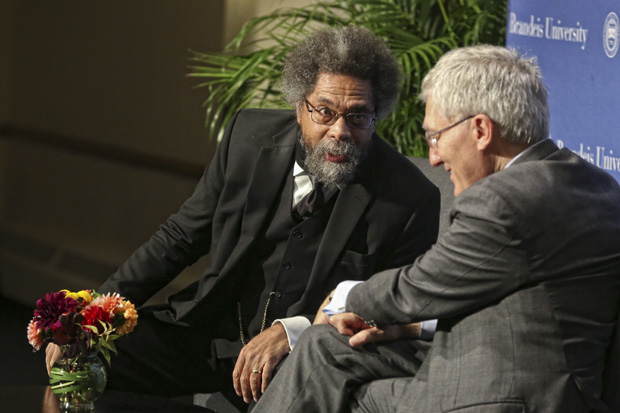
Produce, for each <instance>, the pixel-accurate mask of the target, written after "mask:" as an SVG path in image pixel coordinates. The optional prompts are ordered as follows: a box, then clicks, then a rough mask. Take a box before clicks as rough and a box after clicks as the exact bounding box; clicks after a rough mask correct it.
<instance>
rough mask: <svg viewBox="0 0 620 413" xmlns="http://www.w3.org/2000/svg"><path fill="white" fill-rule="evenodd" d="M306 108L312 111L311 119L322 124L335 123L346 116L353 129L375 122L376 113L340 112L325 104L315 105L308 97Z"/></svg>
mask: <svg viewBox="0 0 620 413" xmlns="http://www.w3.org/2000/svg"><path fill="white" fill-rule="evenodd" d="M306 109H308V112H310V119H312V121H313V122H314V123H318V124H320V125H333V124H334V123H336V121H337V120H338V118H339V117H341V116H342V117H344V120H345V122H346V123H347V126H349V128H351V129H368V128H369V127H370V125H372V122H374V120H375V118H374V117H373V116H374V115H370V114H368V113H338V112H336V111H335V110H332V109H330V108H328V107H325V106H319V107H315V106H314V105H312V103H310V102H308V99H306Z"/></svg>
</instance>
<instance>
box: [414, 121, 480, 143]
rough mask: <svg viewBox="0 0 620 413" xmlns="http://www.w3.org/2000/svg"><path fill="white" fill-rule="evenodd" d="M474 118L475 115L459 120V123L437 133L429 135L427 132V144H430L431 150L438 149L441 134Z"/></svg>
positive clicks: (425, 134) (425, 135)
mask: <svg viewBox="0 0 620 413" xmlns="http://www.w3.org/2000/svg"><path fill="white" fill-rule="evenodd" d="M473 117H474V115H469V116H468V117H466V118H463V119H461V120H459V121H458V122H454V123H451V124H450V125H448V126H446V127H445V128H443V129H439V130H438V131H437V132H433V133H428V131H426V132H425V133H424V137H425V138H426V142H427V143H428V146H429V147H431V148H433V149H437V141H438V140H439V138H440V137H441V136H440V134H441V132H445V131H447V130H448V129H450V128H453V127H455V126H456V125H458V124H459V123H463V122H465V121H466V120H468V119H471V118H473Z"/></svg>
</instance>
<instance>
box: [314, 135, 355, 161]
mask: <svg viewBox="0 0 620 413" xmlns="http://www.w3.org/2000/svg"><path fill="white" fill-rule="evenodd" d="M314 150H315V151H320V152H322V153H325V152H329V153H331V154H332V155H336V156H343V155H344V156H348V157H355V155H356V154H357V153H359V152H360V150H359V148H358V147H357V146H356V145H355V144H353V143H351V142H348V141H333V140H327V139H325V140H321V141H320V142H319V143H318V144H317V145H316V147H315V148H314Z"/></svg>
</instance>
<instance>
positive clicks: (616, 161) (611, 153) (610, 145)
mask: <svg viewBox="0 0 620 413" xmlns="http://www.w3.org/2000/svg"><path fill="white" fill-rule="evenodd" d="M619 17H620V1H618V0H596V1H585V0H511V1H510V2H509V11H508V27H507V41H506V43H507V46H509V47H514V48H516V49H518V50H520V51H522V52H525V53H527V54H528V55H531V56H536V57H537V58H538V62H539V64H540V66H541V69H542V72H543V77H544V80H545V84H546V85H547V87H548V88H549V95H550V99H549V105H550V108H551V138H552V139H553V140H554V141H555V142H556V143H557V144H558V146H560V147H567V148H569V149H571V150H572V151H573V152H575V153H577V154H579V155H580V156H581V157H582V158H584V159H586V160H588V161H589V162H591V163H593V164H595V165H597V166H599V167H600V168H602V169H604V170H606V171H607V172H609V173H610V174H611V175H613V176H614V177H615V178H616V179H617V180H619V181H620V52H619V50H618V46H619V45H620V31H619V27H620V20H619Z"/></svg>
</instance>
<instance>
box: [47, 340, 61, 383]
mask: <svg viewBox="0 0 620 413" xmlns="http://www.w3.org/2000/svg"><path fill="white" fill-rule="evenodd" d="M60 356H62V351H60V346H58V345H57V344H54V343H49V344H48V345H47V347H46V348H45V367H46V368H47V375H48V376H49V375H50V371H52V367H54V363H55V362H56V360H58V359H59V358H60Z"/></svg>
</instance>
